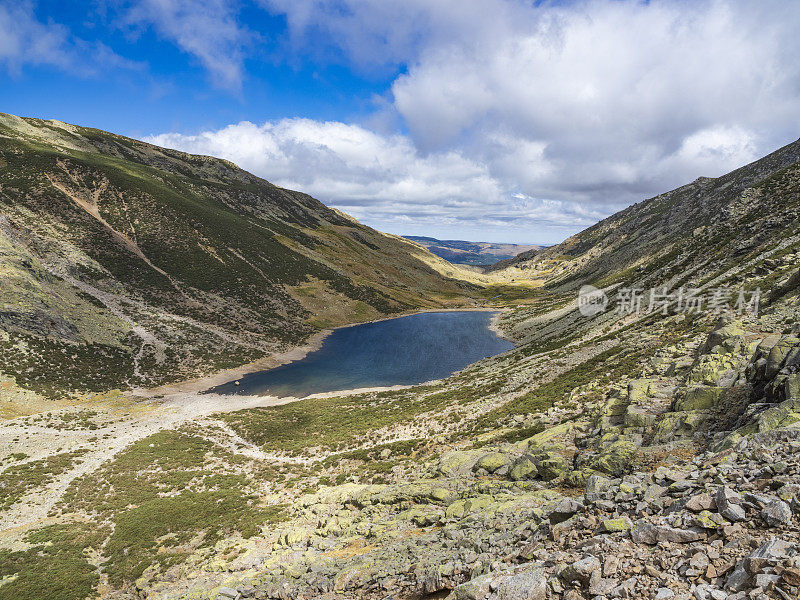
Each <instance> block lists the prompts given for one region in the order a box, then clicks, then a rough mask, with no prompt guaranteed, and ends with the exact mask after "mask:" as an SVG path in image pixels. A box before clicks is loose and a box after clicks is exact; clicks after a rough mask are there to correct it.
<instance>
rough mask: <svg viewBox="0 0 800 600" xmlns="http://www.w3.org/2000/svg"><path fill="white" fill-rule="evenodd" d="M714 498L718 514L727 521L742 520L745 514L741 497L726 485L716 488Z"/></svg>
mask: <svg viewBox="0 0 800 600" xmlns="http://www.w3.org/2000/svg"><path fill="white" fill-rule="evenodd" d="M714 500H715V502H716V504H717V510H718V511H719V514H721V515H722V516H723V517H725V518H726V519H728V520H729V521H734V522H736V521H744V520H745V518H746V517H747V515H746V514H745V512H744V509H743V508H742V497H741V496H740V495H739V494H737V493H736V492H734V491H733V490H732V489H730V488H729V487H727V486H722V487H721V488H719V489H718V490H717V493H716V495H715V496H714Z"/></svg>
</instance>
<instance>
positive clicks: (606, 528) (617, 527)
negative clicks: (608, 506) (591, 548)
mask: <svg viewBox="0 0 800 600" xmlns="http://www.w3.org/2000/svg"><path fill="white" fill-rule="evenodd" d="M632 527H633V522H632V521H631V520H630V519H629V518H628V517H620V518H618V519H603V520H602V521H601V522H600V529H599V530H600V532H601V533H620V532H622V531H628V530H629V529H631V528H632Z"/></svg>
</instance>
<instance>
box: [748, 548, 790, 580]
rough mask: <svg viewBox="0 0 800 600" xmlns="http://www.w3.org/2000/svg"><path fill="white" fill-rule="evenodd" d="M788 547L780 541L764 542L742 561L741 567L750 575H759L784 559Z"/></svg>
mask: <svg viewBox="0 0 800 600" xmlns="http://www.w3.org/2000/svg"><path fill="white" fill-rule="evenodd" d="M789 547H790V545H789V544H788V543H787V542H785V541H783V540H781V539H772V540H769V541H767V542H764V543H763V544H761V545H760V546H759V547H758V548H756V549H755V550H753V552H751V553H750V554H749V555H748V556H747V557H746V558H745V559H744V561H743V563H742V564H743V567H744V569H745V570H746V571H747V572H748V573H749V574H750V575H755V574H756V573H760V572H761V571H762V570H763V569H764V568H765V567H774V566H776V565H777V564H778V563H779V562H780V561H781V560H782V559H784V558H786V555H787V552H788V550H789Z"/></svg>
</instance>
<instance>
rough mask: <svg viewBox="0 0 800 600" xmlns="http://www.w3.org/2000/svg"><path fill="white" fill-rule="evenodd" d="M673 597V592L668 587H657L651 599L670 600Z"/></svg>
mask: <svg viewBox="0 0 800 600" xmlns="http://www.w3.org/2000/svg"><path fill="white" fill-rule="evenodd" d="M674 597H675V592H673V591H672V590H671V589H669V588H663V587H662V588H658V589H657V590H656V595H655V596H653V600H672V598H674Z"/></svg>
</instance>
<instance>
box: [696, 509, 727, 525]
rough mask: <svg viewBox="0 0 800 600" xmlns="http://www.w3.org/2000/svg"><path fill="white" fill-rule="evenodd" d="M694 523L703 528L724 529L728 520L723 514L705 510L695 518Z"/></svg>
mask: <svg viewBox="0 0 800 600" xmlns="http://www.w3.org/2000/svg"><path fill="white" fill-rule="evenodd" d="M694 523H695V524H696V525H697V526H698V527H702V528H703V529H722V528H723V527H725V525H726V524H727V521H725V519H723V518H722V515H718V514H716V513H712V512H711V511H709V510H704V511H703V512H701V513H700V514H698V515H697V516H696V517H695V518H694Z"/></svg>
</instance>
